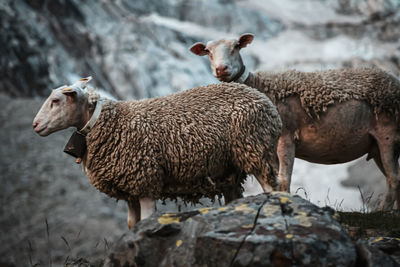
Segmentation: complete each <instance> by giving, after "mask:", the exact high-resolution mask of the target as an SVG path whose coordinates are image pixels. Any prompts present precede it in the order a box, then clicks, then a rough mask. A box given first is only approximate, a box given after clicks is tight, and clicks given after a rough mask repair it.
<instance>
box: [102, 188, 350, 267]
mask: <svg viewBox="0 0 400 267" xmlns="http://www.w3.org/2000/svg"><path fill="white" fill-rule="evenodd" d="M332 215H333V212H332V211H331V210H330V209H324V208H319V207H317V206H315V205H313V204H312V203H310V202H308V201H307V200H304V199H302V198H301V197H299V196H293V195H290V194H287V193H281V192H279V193H271V194H261V195H257V196H253V197H248V198H243V199H239V200H237V201H234V202H232V203H231V204H229V205H227V206H224V207H219V208H218V207H214V208H202V209H198V210H194V211H188V212H182V213H164V214H162V213H156V214H154V215H153V216H151V217H150V218H148V219H145V220H143V221H141V222H139V223H138V224H137V225H136V226H135V227H134V229H133V230H132V231H130V232H128V233H126V234H124V236H122V238H121V239H120V240H119V241H118V242H117V244H116V246H115V248H114V249H113V252H112V253H111V254H110V255H109V256H108V258H107V260H106V262H105V266H193V265H194V266H197V265H198V266H293V265H296V266H302V265H316V266H353V265H354V264H355V262H356V258H357V252H356V248H355V246H354V244H353V243H352V241H351V240H350V238H349V236H348V235H347V234H346V232H345V231H344V230H343V229H342V227H341V226H340V224H339V223H338V222H337V221H336V220H335V219H334V218H333V217H332Z"/></svg>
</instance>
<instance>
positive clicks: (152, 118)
mask: <svg viewBox="0 0 400 267" xmlns="http://www.w3.org/2000/svg"><path fill="white" fill-rule="evenodd" d="M281 125H282V124H281V120H280V117H279V114H278V112H277V110H276V108H275V107H274V105H273V104H272V102H271V101H270V100H269V99H268V98H267V97H266V96H265V95H264V94H262V93H260V92H258V91H257V90H255V89H252V88H249V87H247V86H245V85H240V84H232V83H221V84H217V85H209V86H205V87H197V88H194V89H190V90H186V91H183V92H181V93H178V94H174V95H169V96H166V97H161V98H153V99H146V100H141V101H130V102H119V101H106V102H105V103H104V104H103V107H102V112H101V114H100V117H99V119H98V121H97V122H96V124H95V126H94V128H93V129H92V130H91V131H90V132H89V134H88V135H87V137H86V140H87V154H86V158H85V160H84V165H85V168H86V172H87V174H88V176H89V178H90V182H91V183H92V184H93V185H94V186H95V187H96V188H97V189H98V190H100V191H102V192H104V193H106V194H108V195H109V196H111V197H115V198H118V199H124V200H128V198H131V197H152V198H154V199H166V198H172V199H174V198H176V197H182V198H183V200H185V201H191V202H197V201H198V200H199V199H200V198H201V197H203V196H206V197H210V198H214V197H215V196H217V195H218V196H220V195H221V190H223V189H224V188H225V189H226V187H228V188H229V187H232V186H238V185H237V183H236V184H235V183H234V182H232V181H230V180H229V179H226V178H227V177H228V176H229V175H231V174H240V173H243V172H244V173H246V174H254V175H262V176H263V177H264V178H265V179H267V180H268V182H269V184H270V185H271V186H273V187H274V186H277V182H276V174H277V170H278V159H277V155H276V149H277V142H278V138H279V135H280V131H281ZM237 176H238V177H241V178H240V179H243V178H244V177H245V176H244V175H237ZM239 186H241V185H240V183H239Z"/></svg>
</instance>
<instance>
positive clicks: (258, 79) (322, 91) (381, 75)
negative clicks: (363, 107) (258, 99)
mask: <svg viewBox="0 0 400 267" xmlns="http://www.w3.org/2000/svg"><path fill="white" fill-rule="evenodd" d="M245 83H246V84H247V85H248V86H250V87H254V88H257V89H259V90H260V91H262V92H264V93H266V94H267V95H268V96H269V97H270V98H271V100H272V101H273V102H274V103H276V102H277V101H279V102H283V101H284V100H285V99H286V98H288V97H289V96H293V95H298V96H299V97H300V102H301V105H302V107H303V108H304V110H305V111H306V112H307V114H308V115H309V116H313V115H314V116H317V117H318V115H319V114H320V113H321V112H324V111H326V110H327V107H328V106H329V105H331V104H333V103H334V102H344V101H347V100H351V99H356V100H362V101H366V102H367V103H368V104H370V105H371V106H372V107H373V109H374V112H375V114H379V113H381V112H385V113H388V114H391V115H394V116H395V117H396V118H397V117H398V114H399V110H400V83H399V81H398V80H397V79H396V78H395V77H393V76H392V75H390V74H388V73H386V72H384V71H382V70H379V69H341V70H328V71H315V72H300V71H295V70H291V71H285V72H280V73H268V72H256V73H254V74H250V76H249V78H248V79H247V80H246V82H245Z"/></svg>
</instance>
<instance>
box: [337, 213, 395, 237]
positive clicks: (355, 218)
mask: <svg viewBox="0 0 400 267" xmlns="http://www.w3.org/2000/svg"><path fill="white" fill-rule="evenodd" d="M338 214H339V217H338V218H337V219H338V221H339V223H340V224H341V225H342V226H344V228H345V229H347V231H348V232H349V234H350V236H351V237H352V238H355V239H358V238H365V237H373V236H390V237H396V238H400V212H398V211H376V212H370V213H362V212H338Z"/></svg>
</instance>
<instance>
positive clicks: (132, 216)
mask: <svg viewBox="0 0 400 267" xmlns="http://www.w3.org/2000/svg"><path fill="white" fill-rule="evenodd" d="M138 221H140V203H139V200H138V199H136V198H134V199H129V200H128V228H129V229H132V228H133V226H134V225H135V224H136V223H137V222H138Z"/></svg>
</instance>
